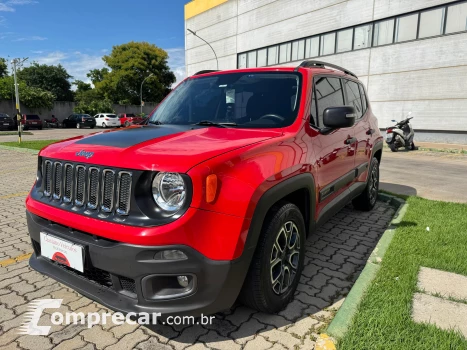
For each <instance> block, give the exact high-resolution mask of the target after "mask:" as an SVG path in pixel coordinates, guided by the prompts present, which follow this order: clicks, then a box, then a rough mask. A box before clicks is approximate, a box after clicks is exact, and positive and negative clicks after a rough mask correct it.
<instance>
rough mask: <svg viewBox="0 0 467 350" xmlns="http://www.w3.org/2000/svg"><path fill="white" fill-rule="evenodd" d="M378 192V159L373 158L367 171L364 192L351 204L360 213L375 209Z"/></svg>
mask: <svg viewBox="0 0 467 350" xmlns="http://www.w3.org/2000/svg"><path fill="white" fill-rule="evenodd" d="M378 190H379V162H378V159H376V158H375V157H373V159H372V160H371V164H370V169H369V170H368V180H367V184H366V187H365V190H364V191H363V192H362V193H361V194H360V195H359V196H358V197H356V198H354V200H353V201H352V204H353V206H354V208H355V209H358V210H362V211H370V210H371V209H373V208H374V207H375V204H376V200H377V199H378Z"/></svg>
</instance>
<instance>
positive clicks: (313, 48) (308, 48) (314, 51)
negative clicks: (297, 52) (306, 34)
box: [305, 36, 319, 58]
mask: <svg viewBox="0 0 467 350" xmlns="http://www.w3.org/2000/svg"><path fill="white" fill-rule="evenodd" d="M318 56H319V36H315V37H312V38H308V39H306V40H305V57H306V58H311V57H318Z"/></svg>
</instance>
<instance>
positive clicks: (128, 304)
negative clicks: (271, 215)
mask: <svg viewBox="0 0 467 350" xmlns="http://www.w3.org/2000/svg"><path fill="white" fill-rule="evenodd" d="M294 70H295V71H296V72H298V74H299V75H300V76H301V79H302V80H301V94H302V96H301V99H300V106H299V108H298V115H297V117H296V119H295V121H294V122H293V123H292V124H291V125H290V126H286V127H283V128H269V129H242V128H218V127H206V128H194V129H192V130H183V131H182V130H180V132H177V130H178V129H175V132H171V133H169V134H166V135H160V136H159V137H154V138H151V137H149V136H148V137H142V138H141V140H140V142H138V143H136V144H134V143H132V142H130V141H128V146H126V142H127V139H128V140H130V139H134V138H138V135H139V134H141V135H143V134H144V133H145V132H147V130H149V129H150V126H149V125H148V126H132V127H130V128H127V129H125V130H110V131H104V132H101V133H98V134H96V135H90V136H80V137H76V138H73V139H69V140H65V141H61V142H58V143H55V144H52V145H50V146H48V147H46V148H44V149H43V150H42V151H41V152H40V154H39V169H38V180H37V182H36V185H35V186H34V187H33V189H32V191H31V193H30V195H29V196H28V198H27V200H26V207H27V212H28V225H29V229H30V234H31V238H32V241H33V246H34V251H35V254H34V255H33V257H32V258H31V262H30V263H31V266H32V267H33V268H35V269H36V270H38V271H40V272H42V273H45V274H47V275H50V276H52V277H54V278H56V279H58V280H60V281H62V282H63V283H65V284H68V285H71V286H72V287H74V288H75V289H77V290H78V291H80V292H81V293H83V294H85V295H87V296H90V297H91V298H93V299H97V300H99V301H100V302H101V303H103V304H105V305H108V306H110V307H112V308H114V309H117V310H122V311H127V312H128V311H135V310H136V311H141V310H145V309H147V308H157V309H158V310H160V311H161V312H162V313H170V314H199V313H200V312H204V313H212V312H216V311H219V310H221V309H225V308H228V307H229V306H230V305H231V304H232V303H233V302H234V301H235V299H236V297H237V295H238V294H239V291H240V289H241V287H242V284H243V280H244V279H245V275H246V271H247V270H248V266H249V264H250V261H251V258H252V255H253V253H254V251H255V247H256V242H257V241H258V235H259V232H260V231H261V226H262V223H263V221H264V220H265V217H266V214H267V212H268V210H269V209H270V208H271V206H272V205H273V204H274V203H276V202H277V201H279V200H281V198H285V197H286V198H288V199H289V200H291V201H293V202H294V203H296V204H297V205H298V206H300V208H302V211H303V216H304V219H305V223H306V230H307V232H313V231H314V230H315V228H316V227H317V226H319V225H320V224H322V223H324V222H325V221H326V220H327V219H328V218H330V217H331V216H332V215H334V214H335V213H336V212H337V211H338V210H340V209H341V208H342V207H343V206H344V205H345V204H346V203H347V202H348V201H349V200H351V199H352V198H353V197H352V194H353V192H352V191H355V190H356V189H361V188H363V187H365V184H366V182H367V179H368V165H369V162H370V161H371V159H372V158H373V157H376V158H377V159H378V160H381V154H382V153H381V152H382V144H383V143H382V142H383V138H382V136H381V134H380V132H379V129H378V125H377V121H376V118H375V117H374V116H373V114H372V111H371V106H370V105H369V103H367V105H368V107H367V110H366V112H365V114H364V115H363V117H362V118H361V119H359V120H358V121H357V122H356V123H355V125H353V126H352V127H350V128H343V129H336V130H333V131H331V132H330V133H328V134H323V133H322V132H321V131H320V130H319V129H318V128H316V127H314V126H313V125H310V108H311V101H312V91H313V81H314V79H315V78H317V77H319V76H332V77H337V78H345V79H349V80H353V81H356V82H358V80H357V79H355V78H354V77H353V76H350V75H348V74H346V73H344V72H341V71H337V70H334V69H327V68H303V67H300V68H298V69H295V68H257V69H248V70H235V71H222V72H215V73H208V74H201V75H199V76H194V77H191V78H189V79H197V78H198V77H204V76H207V75H216V74H228V73H232V72H235V73H237V72H294ZM167 128H168V127H167ZM174 128H176V127H175V126H174ZM145 130H146V131H145ZM125 133H127V134H125ZM104 138H105V140H110V139H111V140H114V141H112V142H113V143H112V142H110V143H109V142H107V141H106V142H105V144H102V143H101V141H100V140H104ZM91 153H92V154H91ZM46 160H52V161H51V166H55V165H54V164H55V162H56V161H57V160H58V162H59V163H60V164H62V165H63V166H66V164H72V165H73V164H82V165H83V166H86V167H87V166H91V165H98V167H101V168H106V169H112V170H113V171H119V169H124V170H125V169H132V170H134V171H135V172H138V174H142V175H137V176H139V180H138V181H140V183H147V182H148V181H150V180H148V179H149V178H147V177H145V176H146V175H145V174H150V173H151V172H153V171H154V170H156V171H164V172H174V173H180V174H183V176H185V180H186V181H187V183H189V186H188V187H189V191H188V192H190V193H189V195H190V200H189V203H188V204H187V206H186V208H184V210H183V213H182V214H181V215H180V216H178V217H176V218H174V219H167V221H166V222H164V223H163V224H157V225H152V224H150V222H149V221H150V220H146V221H144V220H142V221H137V220H136V219H135V221H134V222H131V223H130V222H128V220H130V218H127V219H126V220H127V222H125V219H123V220H120V221H118V220H111V219H108V218H106V216H105V215H101V216H98V215H92V214H91V213H90V212H86V211H82V212H80V211H73V210H70V209H69V208H68V207H67V205H65V204H63V203H62V202H61V200H60V199H59V198H57V199H50V198H51V197H50V198H45V199H44V197H43V193H42V192H41V188H42V191H44V186H47V184H46V185H44V176H45V175H46V173H44V172H45V171H47V170H44V169H45V168H44V161H46ZM62 165H60V166H62ZM51 169H55V168H51ZM60 169H61V170H60V171H61V173H60V174H65V175H66V168H60ZM48 171H50V170H48ZM54 171H55V170H54ZM212 174H215V175H216V176H217V184H218V185H217V186H218V187H217V192H216V195H215V199H214V200H213V201H208V200H207V177H208V176H209V175H212ZM349 174H350V175H351V176H350V177H349ZM65 175H64V176H65ZM133 176H134V177H136V175H135V174H133ZM64 181H65V180H64ZM64 186H65V187H62V189H61V190H60V191H61V192H60V193H58V195H57V197H59V196H60V195H62V196H63V195H64V194H66V185H64ZM53 188H54V186H53V184H52V187H51V189H49V193H50V190H51V191H52V192H53V191H54V189H53ZM70 191H74V190H73V189H71V190H70ZM135 191H136V190H135ZM70 193H71V192H70ZM134 196H135V198H136V199H135V202H134V203H137V202H138V201H139V202H138V204H137V205H138V206H139V207H140V208H145V207H147V203H149V202H144V201H145V199H143V198H138V196H141V197H142V196H143V194H138V193H135V195H134ZM132 200H133V199H132ZM142 210H143V209H142ZM144 210H146V209H144ZM153 214H154V215H156V214H155V213H147V216H148V217H151V215H153ZM41 230H43V231H46V232H49V233H52V234H56V235H57V236H59V237H62V238H64V239H68V240H72V241H76V242H77V243H79V244H81V245H84V246H86V247H87V248H86V249H87V251H88V253H87V254H88V255H87V256H86V257H85V262H86V263H87V264H88V266H89V268H91V267H90V266H91V265H92V266H93V267H92V268H95V267H96V268H98V269H99V270H102V271H109V272H110V274H111V275H112V276H114V281H117V280H118V278H126V279H128V278H130V279H132V280H133V283H134V284H135V286H136V287H135V290H134V291H133V292H134V295H132V296H131V297H129V296H128V293H125V289H124V288H123V285H124V283H123V282H121V283H120V284H118V283H116V284H115V285H114V290H112V291H111V292H109V291H106V292H105V293H104V292H102V291H101V289H102V288H100V287H95V286H94V285H92V284H89V283H87V282H82V281H79V280H77V279H76V278H75V277H74V276H69V275H68V274H67V272H66V271H62V270H60V269H59V268H57V267H55V266H51V263H50V262H49V261H46V259H43V258H41V257H40V242H39V241H38V233H39V232H40V231H41ZM92 237H94V238H92ZM136 247H137V248H136ZM171 247H172V248H173V247H176V248H175V249H180V250H182V251H183V252H185V253H186V255H187V256H188V261H194V262H191V265H187V264H185V265H183V263H182V262H177V263H176V264H174V263H171V264H173V265H177V264H179V265H177V266H183V268H184V269H185V270H183V271H186V274H187V275H190V276H191V275H193V276H197V281H198V282H197V287H196V288H195V289H197V291H196V292H194V295H190V296H186V297H184V298H182V299H180V298H178V299H177V298H176V299H175V300H164V301H163V302H161V301H160V300H159V301H158V299H157V298H151V293H154V292H150V291H148V290H147V288H149V287H146V285H145V281H146V284H147V283H148V282H147V281H148V280H147V278H149V277H147V276H148V275H151V273H156V272H155V271H156V270H157V271H158V269H159V266H163V270H164V272H163V273H165V274H170V273H171V268H174V269H175V267H173V266H170V265H168V264H167V262H165V264H164V263H161V262H158V261H156V262H155V261H153V260H151V259H153V256H154V257H155V256H156V255H157V254H158V252H159V250H160V249H162V248H164V249H167V248H171ZM172 248H171V249H172ZM98 251H99V254H97V253H95V252H98ZM155 254H156V255H155ZM154 259H155V258H154ZM191 259H193V260H191ZM199 261H203V262H202V263H201V262H199ZM205 261H209V263H206V262H205ZM206 264H207V265H206ZM224 264H225V265H224ZM117 266H118V270H117ZM213 266H217V267H213ZM219 266H225V269H224V267H222V268H221V267H219ZM216 269H221V270H222V271H221V272H219V271H218V270H216ZM135 271H138V272H135ZM214 271H215V272H214ZM161 273H162V272H161ZM173 273H174V274H177V273H181V272H180V271H178V270H174V271H173ZM115 276H117V277H115ZM122 276H123V277H122ZM151 276H152V275H151ZM115 278H116V279H115ZM151 278H152V277H151ZM145 279H146V280H145ZM151 288H152V287H151ZM106 293H107V294H106ZM148 295H149V296H148ZM154 295H155V294H154ZM122 300H123V301H122Z"/></svg>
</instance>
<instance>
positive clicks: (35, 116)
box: [26, 114, 40, 120]
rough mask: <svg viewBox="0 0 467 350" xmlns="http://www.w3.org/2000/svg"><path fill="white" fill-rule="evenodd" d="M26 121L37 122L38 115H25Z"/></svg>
mask: <svg viewBox="0 0 467 350" xmlns="http://www.w3.org/2000/svg"><path fill="white" fill-rule="evenodd" d="M26 119H27V120H38V119H40V118H39V116H38V115H33V114H28V115H26Z"/></svg>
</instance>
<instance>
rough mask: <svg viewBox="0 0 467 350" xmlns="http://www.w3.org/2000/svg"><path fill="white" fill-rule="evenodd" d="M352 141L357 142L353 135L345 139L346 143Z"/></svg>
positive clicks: (349, 143)
mask: <svg viewBox="0 0 467 350" xmlns="http://www.w3.org/2000/svg"><path fill="white" fill-rule="evenodd" d="M354 142H357V139H356V138H355V137H349V138H348V139H347V140H345V144H346V145H351V144H352V143H354Z"/></svg>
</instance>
